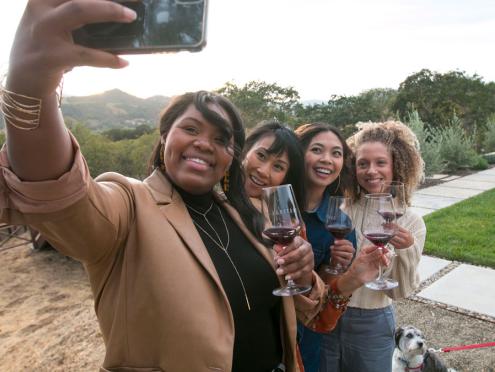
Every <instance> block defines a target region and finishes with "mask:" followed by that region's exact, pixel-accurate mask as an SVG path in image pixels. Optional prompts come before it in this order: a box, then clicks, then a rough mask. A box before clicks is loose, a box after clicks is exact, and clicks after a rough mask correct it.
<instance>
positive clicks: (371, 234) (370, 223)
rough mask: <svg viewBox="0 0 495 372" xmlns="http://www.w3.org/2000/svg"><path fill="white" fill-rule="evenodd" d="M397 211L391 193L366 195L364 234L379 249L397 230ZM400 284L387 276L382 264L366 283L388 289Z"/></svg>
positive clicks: (363, 220)
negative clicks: (374, 276) (372, 278)
mask: <svg viewBox="0 0 495 372" xmlns="http://www.w3.org/2000/svg"><path fill="white" fill-rule="evenodd" d="M396 221H397V220H396V211H395V208H394V201H393V197H392V195H391V193H379V194H367V195H365V206H364V212H363V219H362V221H361V232H362V234H363V235H364V236H365V237H366V239H368V240H369V241H370V242H372V243H373V244H374V245H375V246H377V247H378V248H379V249H381V250H383V249H384V248H385V246H386V245H387V244H388V243H389V241H390V240H391V239H392V238H393V237H394V235H395V234H396V232H397V224H396ZM398 285H399V283H398V282H397V281H395V280H393V279H390V278H386V277H384V275H383V270H382V267H381V265H380V267H379V271H378V277H377V278H376V279H375V280H373V281H371V282H368V283H366V284H365V286H366V287H367V288H369V289H373V290H378V291H380V290H386V289H392V288H395V287H397V286H398Z"/></svg>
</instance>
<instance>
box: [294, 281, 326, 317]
mask: <svg viewBox="0 0 495 372" xmlns="http://www.w3.org/2000/svg"><path fill="white" fill-rule="evenodd" d="M312 283H313V284H312V288H311V291H310V292H309V294H307V295H298V296H294V304H295V307H296V315H297V319H298V320H299V321H301V322H302V323H303V324H309V323H310V322H311V321H312V320H313V318H314V317H315V316H316V315H317V314H318V313H319V312H320V309H321V306H322V304H323V302H324V298H325V293H326V291H327V287H326V285H325V283H324V282H323V280H322V279H321V278H320V277H319V275H318V274H316V272H314V271H313V273H312Z"/></svg>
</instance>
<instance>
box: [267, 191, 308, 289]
mask: <svg viewBox="0 0 495 372" xmlns="http://www.w3.org/2000/svg"><path fill="white" fill-rule="evenodd" d="M261 208H262V212H263V214H264V215H265V217H266V219H267V222H266V224H265V230H264V231H263V233H264V234H265V235H266V236H267V237H268V238H270V239H271V240H272V241H274V242H275V243H278V244H281V245H287V244H290V243H291V242H292V241H293V240H294V238H295V237H296V235H298V234H299V232H300V231H301V226H302V218H301V214H300V212H299V208H298V207H297V203H296V198H295V197H294V191H293V190H292V185H280V186H274V187H266V188H263V193H262V203H261ZM310 290H311V286H298V285H297V284H296V283H294V281H293V280H292V279H289V280H287V285H286V286H285V287H282V288H277V289H275V290H273V294H274V295H275V296H294V295H297V294H301V293H306V292H308V291H310Z"/></svg>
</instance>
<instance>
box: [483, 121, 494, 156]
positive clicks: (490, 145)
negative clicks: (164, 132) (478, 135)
mask: <svg viewBox="0 0 495 372" xmlns="http://www.w3.org/2000/svg"><path fill="white" fill-rule="evenodd" d="M483 150H484V152H491V151H495V114H493V115H492V116H490V118H488V121H487V122H486V132H485V139H484V140H483Z"/></svg>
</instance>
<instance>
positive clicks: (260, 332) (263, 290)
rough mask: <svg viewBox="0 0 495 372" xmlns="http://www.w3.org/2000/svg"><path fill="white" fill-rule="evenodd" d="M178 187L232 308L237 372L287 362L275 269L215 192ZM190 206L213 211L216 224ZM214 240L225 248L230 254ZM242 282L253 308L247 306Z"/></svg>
mask: <svg viewBox="0 0 495 372" xmlns="http://www.w3.org/2000/svg"><path fill="white" fill-rule="evenodd" d="M175 188H176V189H177V190H178V192H179V193H180V195H181V196H182V199H183V200H184V202H185V203H186V206H187V207H188V211H189V214H190V215H191V217H192V219H193V221H194V224H195V226H196V230H197V231H198V233H199V235H200V236H201V239H202V240H203V243H204V245H205V246H206V249H207V250H208V253H209V254H210V257H211V259H212V261H213V264H214V265H215V268H216V270H217V273H218V276H219V277H220V280H221V282H222V286H223V288H224V290H225V292H226V294H227V297H228V300H229V303H230V307H231V309H232V313H233V316H234V325H235V340H234V353H233V355H234V358H233V364H232V371H233V372H242V371H246V372H253V371H260V372H263V371H271V370H272V369H273V368H275V366H277V365H278V364H279V363H280V362H281V361H282V340H281V335H280V312H281V300H280V297H277V296H274V295H273V294H272V290H273V289H275V288H277V287H278V286H279V282H278V279H277V276H276V274H275V272H274V271H273V269H272V267H271V266H270V264H269V263H268V262H267V261H266V260H265V258H264V257H263V256H262V255H261V254H260V253H259V252H258V251H257V250H256V248H255V247H254V246H253V245H252V244H251V242H250V241H249V240H248V239H247V237H246V236H245V235H244V234H243V233H242V231H241V230H240V228H239V227H238V226H237V224H236V223H235V222H234V221H233V220H232V218H231V217H230V215H229V214H228V213H227V212H226V211H225V210H223V208H222V207H221V206H220V205H218V203H217V202H216V201H215V200H214V198H213V195H212V194H211V193H208V194H205V195H192V194H189V193H187V192H186V191H184V190H181V189H180V188H178V187H177V186H175ZM191 207H192V208H194V209H195V210H196V211H198V212H201V213H203V214H204V213H205V212H206V211H208V210H209V211H208V212H207V213H206V218H207V219H208V222H209V224H210V225H211V226H210V225H209V224H208V222H207V221H206V219H205V218H204V217H203V216H202V215H201V214H199V213H197V212H195V211H194V210H193V209H192V208H191ZM222 217H223V219H222ZM224 221H225V224H224ZM198 226H201V228H200V227H198ZM212 227H213V229H214V230H215V231H216V234H215V231H213V229H212ZM226 228H227V230H226ZM205 231H206V232H205ZM227 231H228V234H227ZM217 234H218V236H217ZM218 238H220V241H221V242H218ZM229 238H230V242H229V243H228V246H227V242H228V240H229ZM213 240H216V241H217V243H219V245H220V246H221V245H223V246H224V247H226V248H227V253H228V254H227V253H226V252H225V251H224V249H222V248H221V247H219V246H218V245H217V244H216V243H214V241H213ZM229 257H230V259H229ZM231 261H232V262H231ZM236 269H237V272H238V273H239V275H238V274H237V273H236ZM239 276H240V279H242V283H241V280H240V279H239ZM243 285H244V288H245V291H246V294H247V297H248V300H249V304H250V308H251V310H249V309H248V305H247V302H246V297H245V294H244V289H243Z"/></svg>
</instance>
